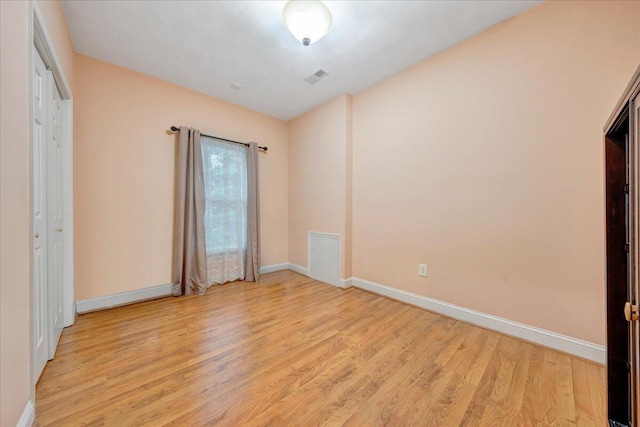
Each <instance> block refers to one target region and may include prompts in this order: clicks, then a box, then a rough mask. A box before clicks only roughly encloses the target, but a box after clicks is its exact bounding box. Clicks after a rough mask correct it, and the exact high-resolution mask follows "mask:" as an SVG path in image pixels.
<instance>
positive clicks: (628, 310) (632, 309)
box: [624, 301, 640, 322]
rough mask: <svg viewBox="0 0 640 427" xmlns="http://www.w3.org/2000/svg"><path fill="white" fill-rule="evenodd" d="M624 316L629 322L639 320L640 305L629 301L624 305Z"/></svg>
mask: <svg viewBox="0 0 640 427" xmlns="http://www.w3.org/2000/svg"><path fill="white" fill-rule="evenodd" d="M624 318H625V319H627V322H631V321H632V320H638V319H639V318H640V314H639V313H638V306H637V305H634V304H631V303H630V302H629V301H627V302H626V303H625V305H624Z"/></svg>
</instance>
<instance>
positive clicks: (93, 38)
mask: <svg viewBox="0 0 640 427" xmlns="http://www.w3.org/2000/svg"><path fill="white" fill-rule="evenodd" d="M285 3H286V1H146V0H143V1H84V0H70V1H63V3H62V4H63V8H64V13H65V16H66V19H67V23H68V25H69V29H70V31H71V37H72V39H73V44H74V47H75V49H76V51H77V52H79V53H82V54H85V55H89V56H92V57H94V58H98V59H101V60H103V61H106V62H110V63H112V64H116V65H119V66H122V67H125V68H128V69H131V70H135V71H138V72H141V73H144V74H147V75H151V76H154V77H158V78H161V79H163V80H167V81H169V82H172V83H175V84H178V85H181V86H185V87H188V88H191V89H194V90H196V91H198V92H202V93H205V94H208V95H211V96H214V97H216V98H221V99H224V100H226V101H229V102H232V103H234V104H238V105H242V106H244V107H247V108H250V109H252V110H256V111H260V112H262V113H265V114H268V115H270V116H273V117H277V118H280V119H284V120H289V119H292V118H294V117H296V116H298V115H300V114H302V113H304V112H306V111H308V110H310V109H311V108H313V107H315V106H317V105H319V104H321V103H322V102H324V101H326V100H328V99H331V98H333V97H334V96H336V95H339V94H341V93H345V92H347V93H351V94H354V93H357V92H358V91H361V90H363V89H365V88H367V87H369V86H371V85H373V84H374V83H376V82H379V81H381V80H384V79H385V78H387V77H389V76H392V75H393V74H396V73H398V72H399V71H401V70H403V69H405V68H407V67H409V66H410V65H412V64H415V63H417V62H419V61H421V60H422V59H425V58H427V57H429V56H432V55H434V54H436V53H438V52H440V51H442V50H444V49H447V48H448V47H450V46H453V45H454V44H456V43H458V42H460V41H462V40H464V39H466V38H468V37H470V36H473V35H475V34H478V33H480V32H482V31H484V30H486V29H487V28H489V27H491V26H493V25H495V24H497V23H499V22H501V21H504V20H505V19H508V18H510V17H512V16H515V15H517V14H518V13H521V12H523V11H525V10H527V9H529V8H531V7H533V6H535V5H536V4H538V3H541V1H538V0H534V1H529V0H527V1H524V0H505V1H493V0H480V1H469V0H467V1H325V2H324V3H325V4H326V5H327V7H328V8H329V10H330V11H331V14H332V15H333V25H332V28H331V31H330V32H329V34H327V35H326V36H325V37H324V38H323V39H321V40H320V41H318V42H317V43H315V44H312V45H311V46H307V47H305V46H303V45H302V44H301V43H299V42H298V41H297V40H296V39H295V38H293V36H292V35H291V34H290V33H289V32H288V31H287V30H286V28H285V27H284V25H283V23H282V9H283V7H284V5H285ZM319 68H322V69H324V70H326V71H328V72H329V73H330V74H329V75H328V76H327V77H325V78H324V79H322V80H321V81H319V82H318V83H316V84H315V85H314V86H311V85H309V84H308V83H306V82H305V81H304V79H305V78H306V77H308V76H309V75H310V74H312V73H313V72H315V71H316V70H317V69H319ZM231 82H236V83H239V84H241V85H242V89H240V90H237V89H233V88H232V87H231V86H230V84H231Z"/></svg>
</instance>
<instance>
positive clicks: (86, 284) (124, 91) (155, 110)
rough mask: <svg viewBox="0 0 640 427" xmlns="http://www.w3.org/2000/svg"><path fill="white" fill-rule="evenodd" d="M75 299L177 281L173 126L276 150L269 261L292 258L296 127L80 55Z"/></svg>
mask: <svg viewBox="0 0 640 427" xmlns="http://www.w3.org/2000/svg"><path fill="white" fill-rule="evenodd" d="M74 93H75V99H74V109H75V117H74V131H75V152H74V167H75V171H74V172H75V175H74V185H75V192H74V194H75V238H76V240H75V266H76V272H75V273H76V277H75V280H76V289H75V292H76V299H77V300H83V299H87V298H94V297H98V296H103V295H110V294H114V293H117V292H124V291H130V290H134V289H141V288H145V287H150V286H156V285H161V284H166V283H170V282H171V253H172V246H173V188H174V167H175V164H174V155H175V144H176V143H175V141H176V136H175V134H173V133H171V134H169V133H168V132H167V131H168V129H169V127H170V126H171V125H185V126H192V127H195V128H199V129H200V130H201V131H202V132H203V133H210V134H213V135H217V136H221V137H225V138H230V139H235V140H240V141H257V142H259V143H260V145H267V146H268V147H269V152H268V153H267V154H260V183H261V187H260V193H261V194H260V198H261V204H260V209H261V227H262V236H261V238H262V264H263V265H272V264H278V263H283V262H287V253H288V248H287V221H288V218H287V206H288V200H287V162H288V160H287V124H286V123H285V122H283V121H281V120H277V119H274V118H271V117H268V116H265V115H263V114H259V113H256V112H253V111H250V110H247V109H245V108H242V107H239V106H236V105H233V104H229V103H226V102H223V101H221V100H218V99H215V98H212V97H209V96H206V95H202V94H199V93H196V92H193V91H190V90H188V89H185V88H182V87H179V86H176V85H173V84H170V83H167V82H164V81H161V80H158V79H155V78H152V77H148V76H145V75H143V74H139V73H136V72H132V71H129V70H126V69H124V68H120V67H116V66H114V65H110V64H107V63H105V62H101V61H98V60H95V59H92V58H89V57H87V56H83V55H77V57H76V81H75V88H74Z"/></svg>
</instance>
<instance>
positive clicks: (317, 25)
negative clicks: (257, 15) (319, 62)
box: [282, 0, 331, 46]
mask: <svg viewBox="0 0 640 427" xmlns="http://www.w3.org/2000/svg"><path fill="white" fill-rule="evenodd" d="M282 19H283V20H284V25H285V27H287V30H289V32H291V34H293V36H294V37H295V38H296V39H298V40H299V41H300V42H302V44H303V45H305V46H309V45H310V44H312V43H315V42H317V41H318V40H320V39H321V38H322V37H324V36H325V35H326V34H327V33H328V32H329V30H330V29H331V12H329V9H327V6H325V5H324V4H322V2H320V1H317V0H292V1H290V2H288V3H287V4H286V5H285V6H284V10H283V11H282Z"/></svg>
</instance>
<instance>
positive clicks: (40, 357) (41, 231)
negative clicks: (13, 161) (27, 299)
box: [32, 48, 49, 380]
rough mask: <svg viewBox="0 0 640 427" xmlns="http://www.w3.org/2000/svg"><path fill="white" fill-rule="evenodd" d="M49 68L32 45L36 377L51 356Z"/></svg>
mask: <svg viewBox="0 0 640 427" xmlns="http://www.w3.org/2000/svg"><path fill="white" fill-rule="evenodd" d="M48 95H49V94H48V91H47V68H46V67H45V65H44V62H43V61H42V58H40V55H39V54H38V52H37V51H36V49H35V48H33V123H32V125H33V151H32V155H33V174H32V176H33V232H34V234H33V304H34V305H33V321H34V324H33V334H34V365H35V366H34V368H35V375H36V380H37V379H38V378H39V377H40V374H41V373H42V370H43V369H44V365H45V364H46V363H47V360H48V359H49V343H48V339H47V338H48V322H47V319H48V304H47V298H48V295H47V276H48V266H47V197H46V196H47V188H46V186H47V178H46V177H47V133H48V132H47V127H48V126H47V124H48V123H47V114H48V106H49V102H47V99H48Z"/></svg>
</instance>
